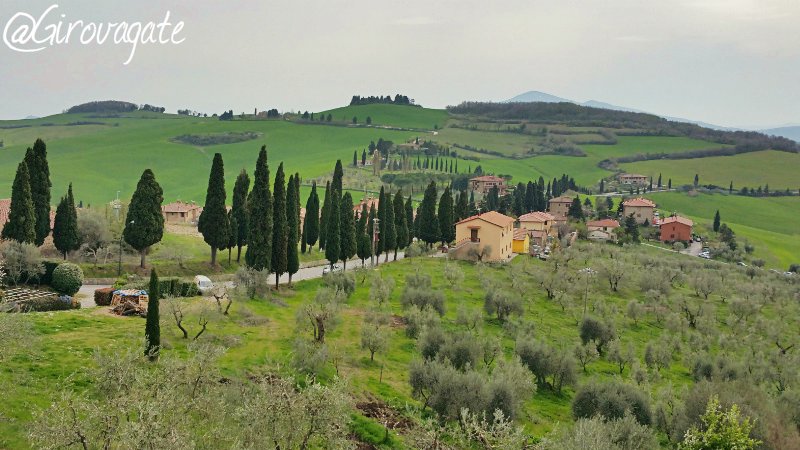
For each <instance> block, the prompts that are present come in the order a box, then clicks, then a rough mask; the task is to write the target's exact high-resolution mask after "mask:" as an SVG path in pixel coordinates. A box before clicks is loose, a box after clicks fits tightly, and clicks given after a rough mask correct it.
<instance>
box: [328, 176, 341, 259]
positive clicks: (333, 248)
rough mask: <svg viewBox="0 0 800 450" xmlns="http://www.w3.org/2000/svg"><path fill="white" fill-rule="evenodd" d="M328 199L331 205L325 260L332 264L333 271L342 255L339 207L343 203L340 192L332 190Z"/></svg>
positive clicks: (329, 206) (329, 208)
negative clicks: (334, 265)
mask: <svg viewBox="0 0 800 450" xmlns="http://www.w3.org/2000/svg"><path fill="white" fill-rule="evenodd" d="M328 198H329V199H330V204H329V205H328V213H327V216H328V217H327V219H326V221H325V222H326V223H325V227H326V230H325V235H326V238H325V259H327V260H328V261H329V262H330V264H331V269H333V264H334V263H335V262H336V261H338V260H339V257H340V255H341V245H340V243H341V231H340V229H339V225H340V223H341V220H340V216H341V209H340V206H339V205H340V204H341V201H340V200H339V191H337V190H334V189H331V193H330V195H328Z"/></svg>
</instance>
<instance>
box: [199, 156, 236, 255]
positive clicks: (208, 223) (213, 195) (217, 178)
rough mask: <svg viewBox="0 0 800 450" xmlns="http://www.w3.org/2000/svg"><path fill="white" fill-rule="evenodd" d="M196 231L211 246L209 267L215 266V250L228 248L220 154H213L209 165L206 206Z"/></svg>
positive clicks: (228, 229) (227, 226) (227, 227)
mask: <svg viewBox="0 0 800 450" xmlns="http://www.w3.org/2000/svg"><path fill="white" fill-rule="evenodd" d="M197 231H199V232H200V233H202V234H203V240H204V241H206V244H208V245H209V246H211V265H212V266H215V265H216V264H217V250H223V249H225V248H226V247H227V246H228V232H229V231H230V222H229V221H228V210H227V209H226V208H225V166H224V164H223V162H222V154H220V153H215V154H214V160H213V162H212V163H211V174H210V175H209V176H208V190H207V191H206V204H205V206H203V212H201V213H200V218H199V219H198V220H197Z"/></svg>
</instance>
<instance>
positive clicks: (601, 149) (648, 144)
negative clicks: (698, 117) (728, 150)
mask: <svg viewBox="0 0 800 450" xmlns="http://www.w3.org/2000/svg"><path fill="white" fill-rule="evenodd" d="M719 147H725V145H722V144H717V143H715V142H708V141H701V140H699V139H692V138H687V137H676V136H618V137H617V143H616V144H615V145H581V148H582V149H583V151H585V152H586V154H587V155H589V156H591V157H594V158H598V161H602V160H603V159H606V158H619V157H621V156H631V155H638V154H648V153H681V152H686V151H691V150H701V149H707V148H719Z"/></svg>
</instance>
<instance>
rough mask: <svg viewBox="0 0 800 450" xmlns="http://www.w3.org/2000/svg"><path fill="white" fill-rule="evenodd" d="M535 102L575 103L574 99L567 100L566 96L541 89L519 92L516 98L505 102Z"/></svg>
mask: <svg viewBox="0 0 800 450" xmlns="http://www.w3.org/2000/svg"><path fill="white" fill-rule="evenodd" d="M533 102H542V103H562V102H566V103H575V102H574V101H572V100H567V99H566V98H561V97H556V96H555V95H551V94H548V93H546V92H539V91H528V92H525V93H524V94H519V95H517V96H516V97H514V98H510V99H508V100H506V101H504V102H503V103H533Z"/></svg>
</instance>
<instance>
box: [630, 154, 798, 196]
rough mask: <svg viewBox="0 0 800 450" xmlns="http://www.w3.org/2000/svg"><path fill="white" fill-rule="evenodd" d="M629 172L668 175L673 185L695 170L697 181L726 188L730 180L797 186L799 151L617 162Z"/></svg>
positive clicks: (688, 178)
mask: <svg viewBox="0 0 800 450" xmlns="http://www.w3.org/2000/svg"><path fill="white" fill-rule="evenodd" d="M620 166H621V168H622V169H623V170H625V171H626V172H629V173H641V174H643V175H648V176H653V177H658V174H659V173H661V174H662V176H663V179H665V180H666V179H667V178H672V184H673V186H679V185H684V184H692V183H693V181H694V175H695V174H698V175H699V179H700V184H702V185H707V184H714V185H716V186H721V187H724V188H727V187H728V185H729V184H730V183H731V182H733V187H734V189H741V188H742V187H743V186H747V187H752V188H757V187H758V186H766V185H769V187H770V189H771V190H773V191H774V190H784V189H786V188H789V189H791V190H797V189H798V187H800V186H798V185H799V184H800V183H798V181H800V179H799V178H798V176H797V174H798V171H800V154H797V153H786V152H779V151H774V150H767V151H761V152H753V153H745V154H741V155H735V156H715V157H710V158H697V159H683V160H653V161H640V162H635V163H628V164H621V165H620Z"/></svg>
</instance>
